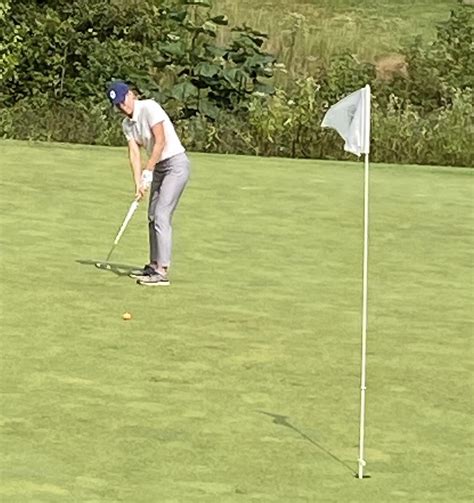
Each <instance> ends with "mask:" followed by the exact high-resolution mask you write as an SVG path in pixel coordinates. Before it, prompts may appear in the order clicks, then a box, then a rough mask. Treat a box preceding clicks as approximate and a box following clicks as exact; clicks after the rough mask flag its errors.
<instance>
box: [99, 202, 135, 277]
mask: <svg viewBox="0 0 474 503" xmlns="http://www.w3.org/2000/svg"><path fill="white" fill-rule="evenodd" d="M139 202H140V198H136V199H134V200H133V202H132V204H131V205H130V208H129V209H128V212H127V214H126V215H125V218H124V220H123V223H122V225H121V226H120V229H119V230H118V232H117V235H116V236H115V239H114V243H113V245H112V248H111V249H110V251H109V253H108V255H107V258H106V259H105V268H106V269H110V265H109V264H108V263H107V262H108V261H109V260H110V257H111V256H112V253H113V252H114V250H115V247H116V246H117V245H118V242H119V241H120V238H121V237H122V234H123V233H124V232H125V229H126V228H127V225H128V224H129V222H130V220H131V219H132V217H133V214H134V213H135V211H136V210H137V208H138V205H139ZM102 264H103V263H102V262H97V263H96V264H95V265H96V267H98V268H99V269H101V268H102Z"/></svg>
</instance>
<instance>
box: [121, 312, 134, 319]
mask: <svg viewBox="0 0 474 503" xmlns="http://www.w3.org/2000/svg"><path fill="white" fill-rule="evenodd" d="M122 319H123V320H131V319H132V315H131V314H130V313H123V314H122Z"/></svg>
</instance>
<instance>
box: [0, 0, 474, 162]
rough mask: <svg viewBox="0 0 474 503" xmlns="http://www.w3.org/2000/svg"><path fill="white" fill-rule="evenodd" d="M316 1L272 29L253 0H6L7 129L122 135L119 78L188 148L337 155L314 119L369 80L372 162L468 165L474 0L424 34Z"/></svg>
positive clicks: (0, 68) (20, 134) (344, 5)
mask: <svg viewBox="0 0 474 503" xmlns="http://www.w3.org/2000/svg"><path fill="white" fill-rule="evenodd" d="M312 3H313V4H314V9H313V10H307V11H304V10H300V11H299V12H286V15H283V16H280V19H281V20H280V24H281V26H282V28H283V29H282V30H281V35H280V38H279V39H278V40H274V39H272V38H271V37H270V38H269V37H268V36H267V35H266V34H265V33H263V32H259V31H258V30H256V29H254V28H253V27H250V26H248V25H247V24H245V22H244V21H252V22H255V23H256V24H257V25H258V26H257V28H258V29H260V26H263V27H265V26H267V25H266V24H265V22H263V21H262V19H259V18H258V17H255V16H253V17H252V16H251V15H249V16H247V18H245V17H244V16H243V14H245V13H246V12H249V13H250V12H252V11H251V10H248V11H246V9H250V7H249V6H248V5H247V4H246V3H245V1H243V2H236V3H234V4H229V3H228V2H219V3H218V4H217V3H215V4H212V3H211V2H210V1H207V0H189V1H185V0H184V1H183V0H164V1H157V0H155V1H147V2H144V1H135V2H125V1H122V0H108V1H105V2H104V1H101V0H78V1H76V2H68V1H65V0H42V1H41V0H36V1H33V2H32V1H25V0H19V1H15V2H12V1H6V2H5V1H4V2H3V3H1V4H0V49H1V50H0V107H1V113H0V136H1V137H3V138H17V139H32V140H55V141H61V142H73V143H89V144H104V145H119V144H123V143H124V139H123V137H122V133H121V130H120V120H119V119H118V118H117V117H116V113H115V112H114V111H113V110H111V109H110V107H109V106H108V104H107V102H106V99H105V97H104V90H105V88H106V86H107V83H108V82H110V80H112V79H114V78H122V79H126V80H128V81H129V82H130V83H132V84H133V85H134V86H135V87H136V89H137V91H138V92H139V93H140V94H141V95H142V96H144V97H154V98H156V99H157V100H159V101H160V102H161V103H162V104H163V105H164V107H165V109H166V110H167V111H168V113H169V115H170V116H171V117H172V119H173V120H174V122H175V123H176V126H177V128H178V130H179V133H180V135H181V136H182V138H183V141H184V142H185V143H186V145H187V147H188V148H189V149H191V150H199V151H206V152H224V153H246V154H257V155H267V156H268V155H270V156H289V157H308V158H326V159H341V158H346V157H347V155H346V154H344V153H343V152H342V148H341V140H340V139H339V138H338V136H337V135H336V133H334V132H333V131H327V130H322V129H321V128H320V123H321V120H322V117H323V115H324V113H325V111H326V110H327V108H328V106H330V104H332V103H334V102H336V101H337V100H338V99H340V98H341V97H342V96H344V95H346V94H348V93H349V92H352V91H354V90H356V89H357V88H359V87H362V86H364V85H365V84H366V83H370V84H371V86H372V88H373V96H374V106H373V149H372V150H373V155H372V158H373V160H375V161H386V162H400V163H403V162H411V163H425V164H442V165H458V166H472V159H473V150H472V144H473V139H474V134H473V128H472V124H471V123H472V120H471V118H472V115H473V113H472V112H473V106H472V103H473V83H474V63H473V58H472V53H473V49H474V44H473V32H474V27H473V24H474V23H473V8H472V7H469V6H467V5H464V4H463V3H462V2H458V3H455V2H451V4H452V12H451V15H450V16H449V19H445V20H444V21H442V22H440V23H438V24H437V25H435V29H434V31H433V30H432V31H430V30H429V29H428V26H433V23H431V24H429V23H428V22H427V21H426V20H425V22H424V23H423V22H421V26H422V28H423V32H422V33H421V34H422V35H424V38H420V37H415V36H413V37H410V36H409V35H408V34H406V33H405V34H404V36H403V37H398V38H397V37H394V36H393V35H392V36H390V37H388V39H387V40H386V41H385V42H382V41H381V40H380V38H372V39H370V38H368V37H367V36H365V35H364V33H365V31H364V30H365V27H366V26H370V25H375V24H376V22H375V20H376V19H383V16H385V18H386V19H387V23H388V22H389V20H390V19H392V21H393V19H395V18H394V17H393V14H394V13H393V5H392V9H390V8H388V7H386V6H385V7H386V8H384V10H383V12H380V13H378V14H380V15H379V17H377V16H376V14H375V11H374V8H373V7H372V8H371V7H369V6H368V5H367V6H366V5H362V4H361V3H360V2H359V3H358V5H359V7H358V8H357V7H356V6H355V5H353V2H350V1H345V2H343V1H342V0H341V1H337V2H330V3H328V2H325V1H323V0H319V1H316V0H315V1H313V2H312ZM393 3H395V2H392V4H393ZM401 3H403V2H401ZM438 3H439V4H441V3H443V4H444V5H445V4H446V2H438ZM448 3H449V2H448ZM246 5H247V6H246ZM277 5H279V4H278V2H277V3H276V4H275V5H274V7H275V10H277ZM298 5H299V3H298V2H297V4H296V5H295V7H298ZM305 5H306V4H305ZM384 5H385V4H384ZM238 6H240V7H238ZM265 7H266V4H263V6H262V11H263V10H264V9H265ZM267 7H268V6H267ZM280 7H281V6H280ZM310 7H311V6H310ZM310 7H308V6H306V8H307V9H310ZM406 8H408V7H406ZM221 9H222V10H221ZM344 9H345V10H344ZM349 9H352V10H351V11H350V12H351V13H352V16H348V15H347V12H349ZM227 12H229V14H230V16H227ZM278 12H279V13H280V14H281V13H282V12H285V11H278ZM278 12H276V13H275V16H277V15H278ZM302 12H306V15H305V14H304V13H302ZM328 12H330V13H332V17H331V18H329V17H328V19H332V25H331V26H332V28H333V30H332V33H330V32H329V31H328V29H327V26H328V23H326V22H325V18H324V15H327V16H329V14H328ZM238 13H240V15H239V14H238ZM310 13H311V15H310ZM341 16H342V17H341ZM344 16H346V17H344ZM364 16H365V17H364ZM229 19H231V20H233V21H229ZM318 19H320V20H321V22H320V23H319V24H318V21H317V20H318ZM422 19H425V18H422ZM274 20H275V19H274ZM362 20H364V22H365V24H362ZM267 22H268V20H267ZM233 23H235V24H233ZM282 23H283V24H282ZM354 24H355V26H356V27H357V26H359V29H356V28H355V27H354ZM324 27H326V28H324ZM382 29H385V31H388V30H387V29H388V25H385V26H383V25H382V26H379V27H378V30H375V32H374V33H375V34H374V37H377V36H379V37H380V30H382ZM392 31H393V32H397V30H392ZM404 32H405V30H404ZM377 34H378V35H377ZM427 34H428V38H429V41H426V38H427V37H426V35H427ZM343 39H346V45H345V46H344V45H341V40H343ZM387 44H392V45H393V48H394V50H395V51H396V54H395V55H394V54H392V55H390V53H387V51H388V45H387ZM377 48H378V49H377ZM377 50H379V51H380V52H379V53H377V52H376V51H377ZM310 54H312V55H313V56H311V55H310ZM384 54H388V56H384Z"/></svg>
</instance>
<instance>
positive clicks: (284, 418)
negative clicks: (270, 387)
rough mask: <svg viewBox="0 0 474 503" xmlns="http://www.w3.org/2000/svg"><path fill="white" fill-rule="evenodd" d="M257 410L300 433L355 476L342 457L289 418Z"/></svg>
mask: <svg viewBox="0 0 474 503" xmlns="http://www.w3.org/2000/svg"><path fill="white" fill-rule="evenodd" d="M257 412H259V413H260V414H265V415H266V416H270V417H271V418H273V423H274V424H279V425H281V426H286V427H287V428H290V430H293V431H295V432H296V433H298V434H299V435H301V436H302V437H303V438H304V439H305V440H307V441H308V442H310V443H311V444H313V445H314V446H315V447H317V448H318V449H319V450H320V451H322V452H324V454H327V455H328V456H330V457H331V458H332V459H334V461H337V462H338V463H339V464H341V465H342V466H344V468H347V469H348V470H349V471H350V472H351V473H352V475H353V476H354V477H357V473H356V472H355V471H354V470H353V469H352V468H351V467H350V466H349V465H348V464H347V463H346V462H344V461H342V459H339V458H338V457H337V456H335V455H334V454H333V453H332V452H331V451H328V450H327V449H326V448H325V447H323V446H322V445H321V444H319V443H318V442H316V441H315V440H313V439H312V438H311V437H308V435H306V433H304V432H303V431H301V430H299V429H298V428H296V427H295V426H293V425H292V424H291V423H290V422H289V421H288V419H289V418H288V416H281V415H279V414H272V413H271V412H265V411H264V410H258V411H257Z"/></svg>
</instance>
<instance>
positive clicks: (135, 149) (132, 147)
mask: <svg viewBox="0 0 474 503" xmlns="http://www.w3.org/2000/svg"><path fill="white" fill-rule="evenodd" d="M128 158H129V160H130V168H131V169H132V176H133V181H134V182H135V186H136V187H139V186H140V178H141V174H142V163H141V158H140V147H139V146H138V143H137V142H136V141H135V140H130V141H129V142H128Z"/></svg>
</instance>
